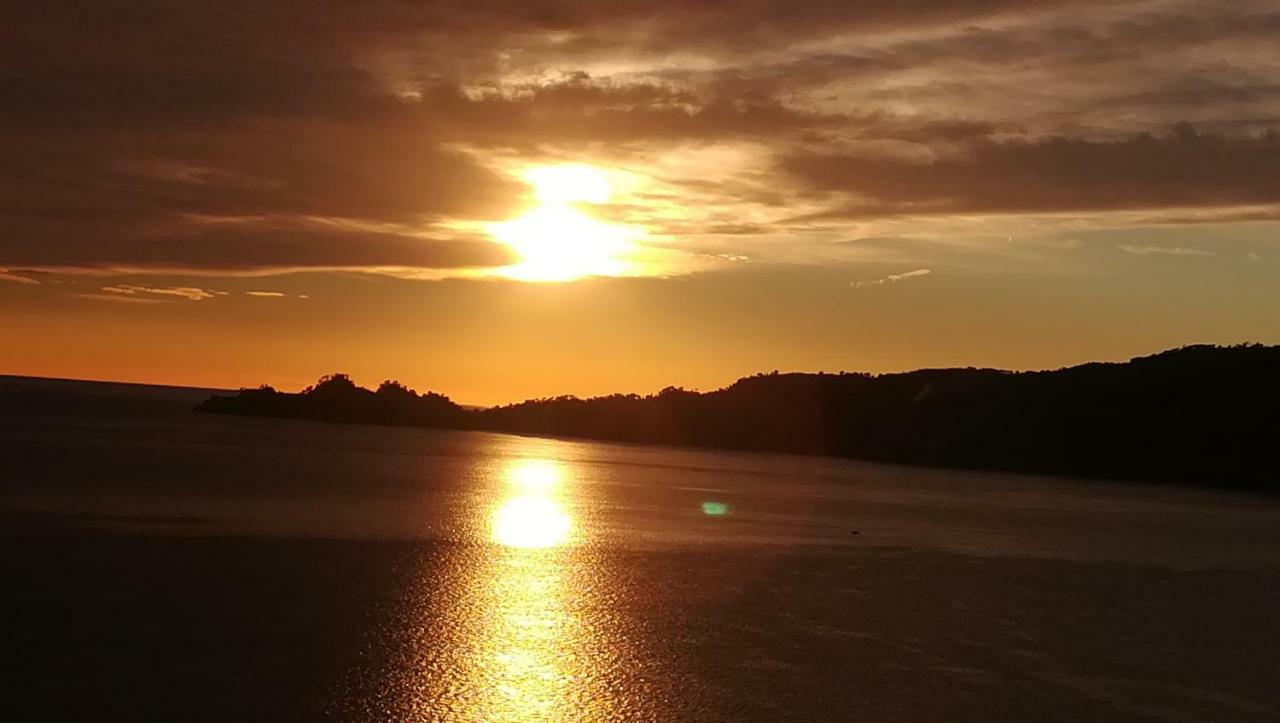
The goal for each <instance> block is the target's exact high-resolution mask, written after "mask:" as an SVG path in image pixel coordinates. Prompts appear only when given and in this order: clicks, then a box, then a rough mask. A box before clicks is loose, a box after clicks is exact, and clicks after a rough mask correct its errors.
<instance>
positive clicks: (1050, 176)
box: [782, 126, 1280, 219]
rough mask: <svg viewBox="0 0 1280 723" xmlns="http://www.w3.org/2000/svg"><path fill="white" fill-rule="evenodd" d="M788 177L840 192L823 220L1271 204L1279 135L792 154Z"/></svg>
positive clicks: (1180, 132)
mask: <svg viewBox="0 0 1280 723" xmlns="http://www.w3.org/2000/svg"><path fill="white" fill-rule="evenodd" d="M782 168H783V169H784V170H785V171H786V172H787V173H788V174H789V175H790V176H791V178H792V179H794V181H795V182H797V183H799V184H802V185H803V186H804V187H806V188H808V189H811V190H813V191H820V192H826V193H830V194H834V195H835V196H836V197H838V198H840V197H842V198H843V199H844V200H843V201H841V202H840V203H839V204H838V205H837V206H836V207H835V208H834V209H832V210H831V211H828V212H826V213H824V214H822V216H823V217H825V218H828V219H831V218H864V217H874V216H884V215H938V214H957V213H1015V212H1030V213H1043V212H1057V211H1081V210H1085V211H1114V210H1124V209H1143V208H1186V207H1197V206H1225V207H1230V206H1244V205H1250V204H1265V203H1275V202H1277V201H1280V134H1267V135H1264V136H1261V137H1252V138H1225V137H1219V136H1210V135H1201V134H1199V133H1196V132H1195V131H1194V130H1193V129H1191V128H1189V127H1186V126H1182V127H1179V128H1178V129H1177V130H1176V132H1174V133H1172V134H1170V135H1166V136H1150V135H1140V136H1134V137H1130V138H1126V139H1122V140H1115V141H1088V140H1078V139H1069V138H1048V139H1044V140H1039V141H1022V140H1018V141H1008V142H994V141H988V140H981V141H978V142H975V143H972V144H967V145H965V146H964V147H963V148H961V149H960V150H958V151H956V152H954V153H952V154H949V155H945V156H940V157H935V158H931V159H927V160H916V159H912V158H896V157H886V156H881V155H871V154H847V153H846V154H825V153H797V154H793V155H791V156H789V157H787V158H785V159H783V161H782Z"/></svg>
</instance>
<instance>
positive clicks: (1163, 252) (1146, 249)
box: [1119, 244, 1214, 256]
mask: <svg viewBox="0 0 1280 723" xmlns="http://www.w3.org/2000/svg"><path fill="white" fill-rule="evenodd" d="M1119 249H1120V250H1121V251H1123V252H1125V253H1126V254H1134V255H1137V256H1148V255H1151V254H1156V255H1160V256H1213V255H1214V254H1213V252H1212V251H1205V250H1203V249H1193V248H1187V247H1185V246H1133V245H1130V244H1120V246H1119Z"/></svg>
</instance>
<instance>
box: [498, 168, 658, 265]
mask: <svg viewBox="0 0 1280 723" xmlns="http://www.w3.org/2000/svg"><path fill="white" fill-rule="evenodd" d="M520 176H521V178H523V179H524V180H525V181H526V182H528V183H529V185H530V186H532V187H533V191H534V197H535V198H537V199H538V202H539V205H537V206H535V207H534V208H533V209H531V210H529V211H528V212H526V213H525V214H523V215H521V216H519V217H517V218H514V219H512V220H510V221H505V222H502V223H497V224H493V225H491V226H490V227H489V232H490V233H491V234H492V235H493V237H494V238H495V239H496V240H497V241H499V242H500V243H503V244H506V245H507V246H508V247H510V248H511V249H512V250H513V251H515V252H516V254H517V256H519V258H520V261H519V263H517V264H515V265H514V266H511V267H509V268H507V269H506V271H505V274H506V276H508V277H509V278H513V279H519V280H521V281H571V280H573V279H580V278H583V277H586V276H618V275H620V274H622V273H624V272H625V271H626V270H627V262H626V260H625V255H626V254H627V252H628V251H629V250H630V249H631V247H632V246H631V241H632V240H633V239H634V238H636V237H637V235H638V234H637V232H636V230H635V229H634V228H632V227H630V226H625V225H622V224H615V223H609V222H606V221H601V220H600V219H598V218H595V217H594V216H592V215H591V214H590V213H589V210H588V209H584V208H583V207H584V206H589V205H598V204H602V203H606V202H608V201H609V199H610V198H611V197H612V195H613V188H612V186H611V184H610V182H609V179H608V177H607V176H606V175H605V173H604V172H602V171H600V170H598V169H595V168H592V167H590V166H582V165H569V166H538V167H534V168H530V169H527V170H525V171H523V172H522V173H521V174H520Z"/></svg>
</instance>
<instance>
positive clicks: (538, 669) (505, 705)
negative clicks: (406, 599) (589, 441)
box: [398, 441, 646, 721]
mask: <svg viewBox="0 0 1280 723" xmlns="http://www.w3.org/2000/svg"><path fill="white" fill-rule="evenodd" d="M519 444H521V445H529V446H532V445H534V444H537V445H539V446H538V447H535V448H534V449H532V450H530V449H529V447H527V446H526V447H517V448H516V449H505V450H504V452H506V453H507V455H508V457H507V461H499V462H498V463H496V464H494V465H492V466H486V468H484V469H482V470H480V474H479V475H478V476H477V478H476V483H477V485H478V487H477V488H476V494H477V498H476V502H477V503H478V504H477V506H475V507H472V508H470V512H469V513H468V514H469V515H473V517H471V518H470V521H471V523H472V527H471V529H473V530H474V532H475V533H476V535H475V536H474V537H473V538H471V540H470V541H469V542H467V543H466V544H464V545H461V546H458V547H456V548H452V549H453V550H454V552H450V553H447V554H449V555H451V556H452V557H451V558H450V559H452V560H455V561H456V563H457V564H456V566H455V567H452V568H451V569H450V571H449V572H448V574H447V576H446V577H444V578H442V579H431V578H427V579H424V581H423V587H422V592H421V593H420V594H419V596H418V598H417V604H418V606H419V607H418V610H419V613H420V615H421V617H420V618H419V620H420V621H421V623H420V625H419V627H418V629H417V630H416V631H415V637H416V640H417V641H418V642H417V644H416V648H415V650H416V659H415V661H414V663H413V664H412V665H411V667H409V668H407V669H404V670H402V673H403V675H404V677H403V678H402V679H401V680H403V681H404V683H405V685H404V687H403V688H402V693H403V694H404V695H405V697H404V698H401V700H402V701H404V703H403V704H402V706H401V708H400V711H401V712H400V714H398V717H399V719H404V720H465V721H524V720H531V721H546V720H602V719H611V718H613V719H616V718H617V716H618V715H619V713H620V712H621V711H622V710H624V708H625V707H626V706H627V705H628V704H629V705H631V706H633V707H634V706H635V705H636V702H635V700H631V699H628V700H627V701H624V700H622V699H620V698H619V690H620V688H619V687H618V685H619V684H618V680H619V677H620V676H622V677H623V678H626V676H629V675H630V674H631V670H632V669H631V668H630V667H619V661H620V660H626V659H627V656H628V654H629V650H630V645H629V643H628V642H627V641H625V640H623V639H619V638H618V636H617V633H616V631H612V630H611V629H610V627H609V626H608V625H607V624H606V623H605V622H604V621H607V620H609V619H611V618H610V617H609V616H610V612H609V609H608V606H607V605H604V603H603V602H602V600H601V599H600V597H599V593H598V590H599V589H600V584H601V581H602V579H604V578H603V577H602V576H603V575H604V572H603V570H602V569H601V568H600V567H599V564H598V562H597V558H596V557H595V553H594V552H593V551H592V547H591V546H590V545H589V544H588V543H589V542H590V541H589V540H587V539H585V537H586V534H585V533H586V532H587V531H588V530H586V529H585V528H586V527H587V526H586V525H582V524H580V522H579V521H577V520H575V515H576V514H577V510H579V509H581V508H582V506H583V504H584V503H585V502H586V499H587V497H586V492H585V490H586V488H584V487H582V486H581V485H579V484H577V482H578V481H579V480H578V479H576V477H577V474H576V473H577V470H576V469H575V468H574V467H573V466H572V465H571V464H570V463H567V462H563V461H559V460H555V459H550V458H547V457H542V456H534V455H529V454H528V452H529V451H533V452H535V453H537V452H541V451H542V450H543V448H544V446H545V445H544V443H541V442H533V441H522V442H520V443H519ZM522 453H523V454H522ZM602 606H603V607H602ZM627 679H628V680H630V679H629V678H627ZM645 686H646V683H645V682H644V681H634V682H630V683H628V684H627V685H626V686H624V688H621V689H625V690H628V691H629V692H630V694H631V695H632V696H636V695H640V696H642V695H643V691H644V690H645ZM640 700H643V697H641V699H640Z"/></svg>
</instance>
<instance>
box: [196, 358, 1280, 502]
mask: <svg viewBox="0 0 1280 723" xmlns="http://www.w3.org/2000/svg"><path fill="white" fill-rule="evenodd" d="M199 410H200V411H205V412H215V413H224V414H249V415H257V416H272V417H289V418H299V419H314V420H322V421H338V422H363V423H374V424H407V425H416V426H426V427H443V428H452V429H485V430H493V431H506V432H518V433H527V434H540V435H553V436H575V437H588V438H593V439H602V440H615V441H628V442H645V443H657V444H672V445H692V446H706V447H721V448H731V449H749V450H762V451H773V452H793V453H801V454H822V455H834V456H841V457H853V458H858V459H866V460H876V461H886V462H898V463H905V464H923V465H936V466H949V467H965V468H980V469H993V470H1010V471H1022V472H1039V473H1049V474H1066V475H1075V476H1086V477H1109V478H1118V479H1135V480H1152V481H1181V482H1196V483H1201V484H1211V485H1215V486H1241V487H1248V488H1253V489H1268V490H1274V489H1278V488H1280V485H1277V479H1278V478H1280V474H1276V473H1275V472H1274V471H1273V470H1274V468H1275V467H1274V464H1273V457H1274V455H1275V449H1276V448H1277V444H1276V442H1277V440H1280V347H1276V346H1270V347H1268V346H1261V345H1244V346H1235V347H1214V346H1189V347H1183V348H1180V349H1173V350H1170V351H1166V352H1162V353H1160V354H1155V355H1152V356H1146V357H1139V358H1135V359H1132V360H1130V361H1129V362H1125V363H1091V364H1084V365H1081V366H1075V367H1069V368H1065V369H1058V370H1053V371H1035V372H1008V371H1001V370H996V369H972V368H968V369H922V370H919V371H913V372H906V373H901V374H882V375H870V374H850V373H842V374H779V373H776V372H775V373H772V374H762V375H757V376H753V377H747V378H744V379H740V380H738V381H737V382H735V383H733V384H732V385H730V386H728V387H725V388H724V389H719V390H716V391H712V392H705V393H700V392H693V391H687V390H683V389H678V388H674V387H671V388H667V389H664V390H663V391H661V392H659V393H657V394H653V395H646V396H641V395H635V394H626V395H624V394H616V395H611V396H606V397H596V398H592V399H579V398H576V397H567V396H566V397H554V398H549V399H536V400H529V401H525V402H521V403H519V404H511V405H506V406H500V407H492V408H488V409H480V410H472V409H465V408H463V407H460V406H459V405H457V404H454V403H453V402H452V401H450V400H449V399H448V398H447V397H444V396H442V395H439V394H434V393H430V392H429V393H427V394H423V395H419V394H417V393H416V392H413V391H412V390H409V389H406V388H405V387H404V386H402V385H400V384H397V383H395V382H384V383H383V384H382V386H380V387H379V388H378V389H377V390H376V391H370V390H367V389H362V388H360V387H358V386H356V385H355V384H354V383H352V382H351V380H350V379H348V378H347V377H345V376H343V375H333V376H330V377H326V378H324V379H322V380H321V381H320V382H319V383H318V384H316V385H315V386H313V387H309V388H308V389H306V390H304V391H303V392H301V393H299V394H288V393H281V392H278V391H276V390H273V389H270V388H268V387H264V388H261V389H246V390H241V391H240V393H239V394H237V395H235V396H232V397H225V396H214V397H212V398H211V399H209V400H208V401H206V402H204V403H203V404H201V405H200V406H199Z"/></svg>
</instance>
